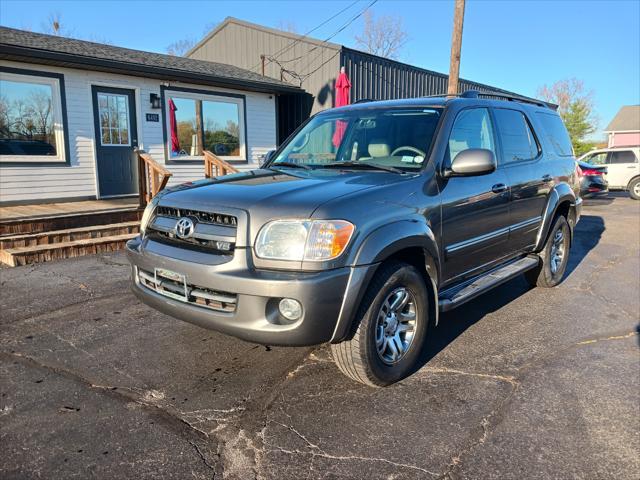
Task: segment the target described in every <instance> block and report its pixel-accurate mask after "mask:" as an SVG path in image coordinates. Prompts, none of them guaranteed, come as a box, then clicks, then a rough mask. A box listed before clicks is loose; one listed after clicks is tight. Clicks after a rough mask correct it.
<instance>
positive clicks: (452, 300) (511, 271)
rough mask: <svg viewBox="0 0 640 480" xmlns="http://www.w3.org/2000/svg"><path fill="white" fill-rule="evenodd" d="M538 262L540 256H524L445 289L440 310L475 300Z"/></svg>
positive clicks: (444, 310) (440, 301) (450, 308)
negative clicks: (469, 281) (464, 282)
mask: <svg viewBox="0 0 640 480" xmlns="http://www.w3.org/2000/svg"><path fill="white" fill-rule="evenodd" d="M538 262H539V259H538V257H524V258H521V259H520V260H517V261H515V262H512V263H509V264H508V265H505V266H504V267H500V268H498V269H496V270H492V271H490V272H489V273H486V274H484V275H482V276H481V277H478V278H476V279H475V280H473V281H472V282H471V283H469V284H467V285H464V286H462V287H461V288H460V287H454V288H453V289H450V290H445V291H444V292H442V293H441V294H440V299H439V301H438V306H439V307H440V311H441V312H447V311H449V310H452V309H454V308H456V307H459V306H460V305H462V304H463V303H466V302H468V301H469V300H473V299H474V298H476V297H477V296H478V295H482V294H483V293H485V292H487V291H489V290H491V289H492V288H494V287H497V286H498V285H502V284H503V283H505V282H507V281H509V280H511V279H512V278H515V277H517V276H518V275H520V274H522V273H524V272H526V271H527V270H531V269H532V268H535V267H536V266H537V265H538Z"/></svg>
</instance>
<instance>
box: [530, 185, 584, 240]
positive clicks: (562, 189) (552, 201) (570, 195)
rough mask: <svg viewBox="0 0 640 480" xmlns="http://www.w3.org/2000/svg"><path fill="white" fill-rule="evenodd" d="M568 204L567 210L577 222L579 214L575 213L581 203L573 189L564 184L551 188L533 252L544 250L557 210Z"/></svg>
mask: <svg viewBox="0 0 640 480" xmlns="http://www.w3.org/2000/svg"><path fill="white" fill-rule="evenodd" d="M566 203H568V204H569V209H570V210H572V211H573V215H574V216H575V220H576V222H577V220H578V215H579V212H578V211H577V207H578V204H579V203H581V200H580V199H579V197H577V196H576V194H575V192H574V191H573V189H572V188H571V187H570V186H569V185H568V184H566V183H559V184H557V185H556V186H554V187H553V190H551V192H550V193H549V199H548V200H547V206H546V208H545V210H544V213H543V216H542V224H541V226H540V230H538V236H537V238H536V247H535V251H536V252H539V251H541V250H542V249H543V248H544V243H545V241H546V240H547V236H548V235H549V230H550V229H551V227H552V226H553V220H554V219H555V218H556V213H557V212H558V209H559V208H560V207H561V206H562V205H563V204H566ZM574 226H575V225H571V224H570V227H571V236H572V238H573V227H574Z"/></svg>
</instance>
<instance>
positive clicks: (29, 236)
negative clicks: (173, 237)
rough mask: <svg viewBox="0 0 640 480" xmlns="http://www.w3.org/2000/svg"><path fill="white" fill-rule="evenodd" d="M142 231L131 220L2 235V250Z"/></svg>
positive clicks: (0, 245) (137, 224) (0, 242)
mask: <svg viewBox="0 0 640 480" xmlns="http://www.w3.org/2000/svg"><path fill="white" fill-rule="evenodd" d="M139 231H140V222H138V221H130V222H122V223H113V224H108V225H93V226H90V227H81V228H69V229H66V230H54V231H49V232H39V233H26V234H20V235H6V236H0V250H6V249H8V248H20V247H35V246H37V245H50V244H54V243H64V242H73V241H76V240H86V239H91V238H101V237H113V236H116V235H125V234H127V233H137V232H139Z"/></svg>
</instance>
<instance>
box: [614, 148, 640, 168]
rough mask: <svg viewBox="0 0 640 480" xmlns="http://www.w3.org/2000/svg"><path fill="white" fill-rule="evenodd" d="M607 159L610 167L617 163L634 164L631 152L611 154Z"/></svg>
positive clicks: (634, 157) (634, 160) (634, 159)
mask: <svg viewBox="0 0 640 480" xmlns="http://www.w3.org/2000/svg"><path fill="white" fill-rule="evenodd" d="M609 155H610V157H609V161H608V162H607V163H610V164H612V165H615V164H618V163H636V162H637V160H636V156H635V155H634V154H633V152H632V151H631V150H622V151H620V152H611V153H610V154H609Z"/></svg>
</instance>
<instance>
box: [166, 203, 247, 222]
mask: <svg viewBox="0 0 640 480" xmlns="http://www.w3.org/2000/svg"><path fill="white" fill-rule="evenodd" d="M156 215H162V216H163V217H171V218H176V219H177V218H180V217H193V218H195V219H196V220H198V222H200V223H208V224H211V225H224V226H225V227H236V226H237V225H238V219H237V218H236V217H234V216H233V215H226V214H224V213H215V212H202V211H199V210H189V209H186V208H175V207H165V206H162V205H160V206H158V209H157V212H156Z"/></svg>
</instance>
